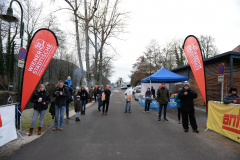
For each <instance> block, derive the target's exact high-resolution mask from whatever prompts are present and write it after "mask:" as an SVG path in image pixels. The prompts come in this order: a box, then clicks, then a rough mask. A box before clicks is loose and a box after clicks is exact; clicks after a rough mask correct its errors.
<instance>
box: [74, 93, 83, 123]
mask: <svg viewBox="0 0 240 160" xmlns="http://www.w3.org/2000/svg"><path fill="white" fill-rule="evenodd" d="M76 98H77V99H76V101H75V103H74V109H75V112H76V121H80V119H79V116H80V113H81V110H82V103H81V101H80V96H79V95H77V97H76Z"/></svg>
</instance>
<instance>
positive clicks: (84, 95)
mask: <svg viewBox="0 0 240 160" xmlns="http://www.w3.org/2000/svg"><path fill="white" fill-rule="evenodd" d="M78 95H79V96H80V97H81V102H82V107H83V110H82V114H83V115H85V111H86V101H87V98H88V92H87V91H86V89H85V88H84V87H83V86H82V87H81V89H80V90H79V91H78Z"/></svg>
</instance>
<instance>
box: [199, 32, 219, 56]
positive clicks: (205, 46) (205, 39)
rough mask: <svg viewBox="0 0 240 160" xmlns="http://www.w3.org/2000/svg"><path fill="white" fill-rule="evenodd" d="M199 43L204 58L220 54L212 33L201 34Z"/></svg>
mask: <svg viewBox="0 0 240 160" xmlns="http://www.w3.org/2000/svg"><path fill="white" fill-rule="evenodd" d="M198 40H199V43H200V46H201V49H202V54H203V59H205V58H210V57H212V56H215V55H217V54H219V50H218V49H217V47H216V46H215V45H214V42H215V39H214V38H213V37H212V36H210V35H206V36H204V35H201V36H200V37H199V38H198Z"/></svg>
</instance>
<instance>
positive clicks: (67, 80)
mask: <svg viewBox="0 0 240 160" xmlns="http://www.w3.org/2000/svg"><path fill="white" fill-rule="evenodd" d="M65 82H68V87H71V85H72V80H71V77H70V76H68V78H67V79H66V80H65Z"/></svg>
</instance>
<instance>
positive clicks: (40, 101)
mask: <svg viewBox="0 0 240 160" xmlns="http://www.w3.org/2000/svg"><path fill="white" fill-rule="evenodd" d="M31 102H32V103H34V111H33V117H32V123H31V127H30V129H29V134H28V136H31V135H32V132H33V129H34V126H35V122H36V120H37V117H38V115H39V114H40V120H39V126H38V135H41V130H42V126H43V119H44V116H45V114H46V112H47V108H48V104H49V103H50V102H51V99H50V95H49V93H48V92H47V91H46V90H45V85H44V84H41V85H40V88H39V90H37V91H36V92H35V93H34V94H33V96H32V98H31Z"/></svg>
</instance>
